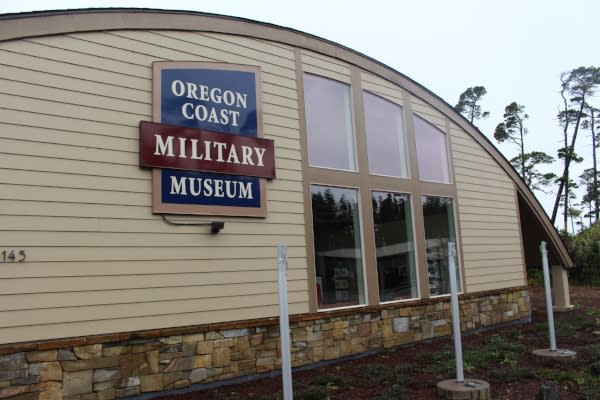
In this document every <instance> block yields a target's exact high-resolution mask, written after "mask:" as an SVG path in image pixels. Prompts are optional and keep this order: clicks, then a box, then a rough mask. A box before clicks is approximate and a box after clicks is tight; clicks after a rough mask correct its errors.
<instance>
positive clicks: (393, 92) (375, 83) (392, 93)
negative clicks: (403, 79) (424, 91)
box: [361, 71, 404, 105]
mask: <svg viewBox="0 0 600 400" xmlns="http://www.w3.org/2000/svg"><path fill="white" fill-rule="evenodd" d="M361 84H362V89H363V90H366V91H368V92H371V93H373V94H376V95H378V96H381V97H383V98H385V99H387V100H389V101H391V102H394V103H396V104H400V105H403V97H404V96H403V93H402V90H401V89H400V88H399V87H398V86H395V85H393V84H391V83H390V82H388V81H386V80H385V79H382V78H379V77H378V76H375V75H373V74H369V73H366V72H364V71H363V72H361Z"/></svg>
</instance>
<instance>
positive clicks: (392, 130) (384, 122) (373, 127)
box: [363, 92, 408, 177]
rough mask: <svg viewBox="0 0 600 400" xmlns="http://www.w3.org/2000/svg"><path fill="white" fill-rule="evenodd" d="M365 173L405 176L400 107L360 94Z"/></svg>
mask: <svg viewBox="0 0 600 400" xmlns="http://www.w3.org/2000/svg"><path fill="white" fill-rule="evenodd" d="M363 100H364V109H365V127H366V131H367V132H366V133H367V151H368V156H369V172H370V173H372V174H374V175H386V176H395V177H406V176H408V173H407V167H406V151H405V148H406V146H405V138H404V121H403V118H402V107H400V106H399V105H396V104H394V103H392V102H390V101H388V100H385V99H383V98H381V97H379V96H376V95H374V94H371V93H369V92H363Z"/></svg>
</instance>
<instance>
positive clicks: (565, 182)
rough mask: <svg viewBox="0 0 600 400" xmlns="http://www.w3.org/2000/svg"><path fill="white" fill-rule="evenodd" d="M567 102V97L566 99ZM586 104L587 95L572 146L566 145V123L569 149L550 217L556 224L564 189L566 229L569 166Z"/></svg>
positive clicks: (572, 138)
mask: <svg viewBox="0 0 600 400" xmlns="http://www.w3.org/2000/svg"><path fill="white" fill-rule="evenodd" d="M565 104H566V99H565ZM584 105H585V97H583V98H582V99H581V107H579V112H578V113H577V122H576V123H575V128H573V136H572V137H571V145H570V146H568V147H567V146H566V144H567V143H568V141H567V135H568V126H569V124H568V122H566V123H565V129H564V131H563V132H564V135H565V150H566V151H567V153H566V154H565V168H564V169H563V174H562V179H561V181H560V184H559V186H558V192H557V193H556V198H555V199H554V207H553V208H552V217H551V218H550V221H551V222H552V225H554V222H555V221H556V214H558V206H559V205H560V198H561V195H562V192H563V190H564V191H565V218H564V227H565V230H566V228H567V211H568V208H566V207H568V203H569V201H568V200H569V199H568V196H569V185H568V182H569V167H570V165H571V159H572V154H571V153H572V152H573V151H574V150H575V141H576V140H577V133H578V131H579V123H580V122H581V115H582V114H583V107H584ZM567 111H568V110H567V108H566V107H565V112H567ZM566 118H567V119H568V118H569V117H568V115H566Z"/></svg>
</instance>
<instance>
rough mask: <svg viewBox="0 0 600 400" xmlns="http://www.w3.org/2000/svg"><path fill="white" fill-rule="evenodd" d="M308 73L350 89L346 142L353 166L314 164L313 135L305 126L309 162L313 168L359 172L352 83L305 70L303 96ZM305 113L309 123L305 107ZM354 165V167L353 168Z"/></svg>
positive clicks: (305, 119)
mask: <svg viewBox="0 0 600 400" xmlns="http://www.w3.org/2000/svg"><path fill="white" fill-rule="evenodd" d="M306 75H310V76H312V77H314V78H318V79H323V80H327V81H331V82H335V83H337V84H341V85H344V86H346V87H347V89H348V103H349V104H348V105H349V109H348V110H346V111H348V113H349V115H348V117H349V121H346V122H347V123H349V124H350V127H349V132H346V133H347V135H348V136H349V137H346V139H348V141H347V142H346V144H345V147H346V150H347V156H348V161H349V162H351V168H336V167H332V166H323V165H312V164H311V160H310V140H309V138H310V137H311V136H310V134H309V132H308V126H305V129H304V131H305V133H306V135H305V136H306V141H307V150H308V163H309V166H310V167H311V168H322V169H329V170H333V171H345V172H357V171H358V149H357V147H358V144H357V142H356V129H357V128H356V122H355V116H354V109H355V107H354V98H353V96H352V84H350V83H346V82H342V81H339V80H336V79H333V78H329V77H326V76H321V75H317V74H314V73H311V72H304V73H303V80H302V82H303V84H302V96H303V97H304V96H305V94H306V92H305V89H306V87H305V85H304V78H305V77H306ZM303 107H305V106H304V104H303ZM304 111H305V113H304V123H305V124H306V123H307V118H306V109H304ZM352 167H354V168H352Z"/></svg>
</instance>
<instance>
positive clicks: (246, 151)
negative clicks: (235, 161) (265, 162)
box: [242, 146, 254, 165]
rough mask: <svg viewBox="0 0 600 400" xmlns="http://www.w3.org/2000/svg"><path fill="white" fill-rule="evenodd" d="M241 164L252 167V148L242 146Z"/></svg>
mask: <svg viewBox="0 0 600 400" xmlns="http://www.w3.org/2000/svg"><path fill="white" fill-rule="evenodd" d="M242 164H244V165H254V161H252V147H248V146H242Z"/></svg>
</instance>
